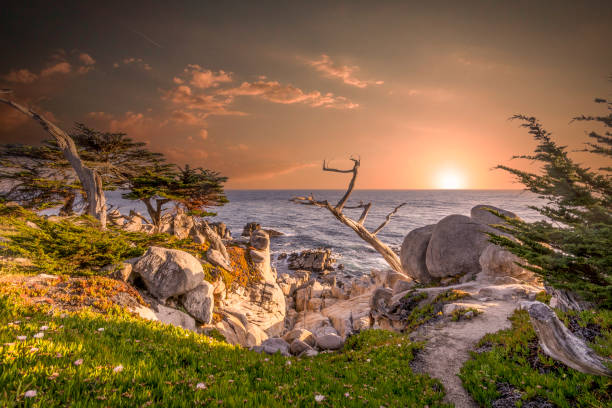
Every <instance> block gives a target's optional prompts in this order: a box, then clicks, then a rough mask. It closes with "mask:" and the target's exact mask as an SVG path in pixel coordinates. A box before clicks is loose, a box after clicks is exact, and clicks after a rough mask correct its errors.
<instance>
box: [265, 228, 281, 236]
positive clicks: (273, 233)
mask: <svg viewBox="0 0 612 408" xmlns="http://www.w3.org/2000/svg"><path fill="white" fill-rule="evenodd" d="M264 231H266V232H267V233H268V236H269V237H270V238H275V237H281V236H283V235H285V234H283V233H282V232H280V231H276V230H273V229H269V228H267V229H265V230H264Z"/></svg>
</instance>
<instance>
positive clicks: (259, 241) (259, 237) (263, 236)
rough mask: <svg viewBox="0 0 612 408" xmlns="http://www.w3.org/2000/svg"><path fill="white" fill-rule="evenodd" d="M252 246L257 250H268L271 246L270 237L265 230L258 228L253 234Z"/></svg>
mask: <svg viewBox="0 0 612 408" xmlns="http://www.w3.org/2000/svg"><path fill="white" fill-rule="evenodd" d="M251 246H252V247H253V248H255V249H257V250H260V251H262V250H266V248H268V249H269V248H270V237H269V236H268V234H267V233H266V232H265V231H262V230H256V231H253V233H252V234H251Z"/></svg>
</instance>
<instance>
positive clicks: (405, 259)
mask: <svg viewBox="0 0 612 408" xmlns="http://www.w3.org/2000/svg"><path fill="white" fill-rule="evenodd" d="M434 227H435V225H427V226H425V227H421V228H417V229H414V230H412V231H410V232H409V233H408V235H406V238H404V242H402V249H401V250H400V259H401V261H402V269H403V270H404V272H405V273H406V274H407V275H408V276H410V277H412V278H414V279H415V280H417V281H419V282H421V283H429V282H431V275H430V274H429V272H428V270H427V263H426V261H425V259H426V255H427V246H428V245H429V240H430V239H431V234H432V232H433V230H434Z"/></svg>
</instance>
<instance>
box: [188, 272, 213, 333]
mask: <svg viewBox="0 0 612 408" xmlns="http://www.w3.org/2000/svg"><path fill="white" fill-rule="evenodd" d="M213 290H214V289H213V286H212V285H211V284H210V283H208V282H206V281H203V282H202V283H201V284H200V285H199V286H197V287H196V288H195V289H192V290H190V291H189V292H187V293H185V294H184V295H183V297H182V299H181V303H182V304H183V307H184V308H185V310H187V312H188V313H189V314H190V315H191V316H193V317H195V318H196V319H197V320H199V321H201V322H202V323H204V324H209V323H210V322H211V321H212V315H213V307H214V304H215V300H214V298H213Z"/></svg>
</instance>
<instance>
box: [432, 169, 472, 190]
mask: <svg viewBox="0 0 612 408" xmlns="http://www.w3.org/2000/svg"><path fill="white" fill-rule="evenodd" d="M436 186H437V187H438V188H440V189H443V190H457V189H461V188H465V181H464V178H463V175H462V174H461V173H460V172H458V171H456V170H448V169H447V170H442V171H440V172H439V173H438V176H437V179H436Z"/></svg>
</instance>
